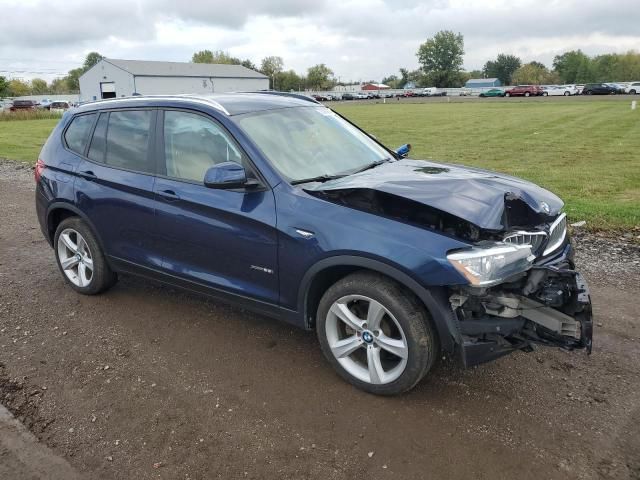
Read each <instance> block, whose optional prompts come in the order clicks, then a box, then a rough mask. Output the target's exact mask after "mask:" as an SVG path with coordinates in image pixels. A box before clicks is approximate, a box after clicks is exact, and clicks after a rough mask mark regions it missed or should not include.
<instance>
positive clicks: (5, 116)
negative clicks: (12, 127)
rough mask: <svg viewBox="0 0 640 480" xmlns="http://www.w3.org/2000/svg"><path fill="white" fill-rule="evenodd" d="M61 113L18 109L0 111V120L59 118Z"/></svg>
mask: <svg viewBox="0 0 640 480" xmlns="http://www.w3.org/2000/svg"><path fill="white" fill-rule="evenodd" d="M61 117H62V114H61V113H58V112H50V111H49V110H18V111H17V112H10V111H8V110H7V111H5V112H0V122H10V121H14V120H49V119H56V118H61Z"/></svg>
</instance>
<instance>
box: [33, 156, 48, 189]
mask: <svg viewBox="0 0 640 480" xmlns="http://www.w3.org/2000/svg"><path fill="white" fill-rule="evenodd" d="M45 167H46V165H45V164H44V162H43V161H42V159H40V158H39V159H38V161H37V162H36V168H35V169H34V170H33V178H34V179H35V181H36V183H40V177H41V176H42V171H43V170H44V168H45Z"/></svg>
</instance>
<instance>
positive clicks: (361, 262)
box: [298, 255, 462, 353]
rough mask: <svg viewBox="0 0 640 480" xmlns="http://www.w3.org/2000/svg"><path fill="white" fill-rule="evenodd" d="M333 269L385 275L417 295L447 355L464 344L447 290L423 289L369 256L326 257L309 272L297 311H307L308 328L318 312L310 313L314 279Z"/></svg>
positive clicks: (301, 286) (415, 282) (303, 279)
mask: <svg viewBox="0 0 640 480" xmlns="http://www.w3.org/2000/svg"><path fill="white" fill-rule="evenodd" d="M332 267H356V268H362V269H367V270H372V271H375V272H378V273H381V274H383V275H386V276H388V277H390V278H392V279H394V280H395V281H397V282H398V283H400V284H401V285H403V286H404V287H406V288H408V289H409V290H410V291H411V292H412V293H414V294H415V295H416V296H417V297H418V298H419V299H420V300H421V301H422V303H423V304H424V305H425V307H426V308H427V310H428V312H429V313H430V315H431V318H432V319H433V323H434V326H435V327H436V330H437V332H438V337H439V339H440V345H441V347H442V349H443V350H444V351H446V352H448V353H452V352H453V351H454V349H455V346H456V345H459V344H461V342H462V337H461V334H460V329H459V326H458V320H457V318H456V317H455V314H454V312H453V310H452V309H451V306H450V304H449V300H448V293H447V289H446V287H431V288H428V289H427V288H424V287H423V286H422V285H420V284H419V283H418V282H417V281H416V280H415V279H413V278H412V277H411V276H409V275H408V274H406V273H405V272H403V271H401V270H400V269H398V268H397V267H395V266H393V265H390V264H388V263H384V262H381V261H379V260H374V259H371V258H366V257H359V256H353V255H336V256H331V257H327V258H324V259H322V260H320V261H318V262H317V263H315V264H314V265H313V266H312V267H311V268H309V269H308V270H307V272H306V273H305V275H304V276H303V278H302V281H301V283H300V288H299V291H298V311H299V312H304V318H305V321H306V322H307V327H309V324H308V322H309V319H310V318H312V317H313V315H315V312H309V311H307V308H308V300H309V293H310V290H311V286H312V284H313V281H314V279H315V278H316V277H317V276H318V275H321V274H322V272H323V271H326V270H327V269H330V268H332Z"/></svg>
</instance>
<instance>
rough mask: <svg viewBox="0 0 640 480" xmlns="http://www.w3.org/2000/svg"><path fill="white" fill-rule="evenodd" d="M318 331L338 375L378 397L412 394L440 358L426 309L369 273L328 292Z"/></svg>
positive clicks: (392, 284) (322, 302) (350, 278)
mask: <svg viewBox="0 0 640 480" xmlns="http://www.w3.org/2000/svg"><path fill="white" fill-rule="evenodd" d="M316 331H317V335H318V339H319V341H320V347H321V348H322V352H323V353H324V355H325V357H326V358H327V360H328V361H329V363H331V364H332V366H333V367H334V368H335V370H336V371H337V372H338V374H339V375H340V376H341V377H342V378H343V379H345V380H346V381H347V382H349V383H351V384H352V385H354V386H356V387H358V388H360V389H361V390H364V391H366V392H369V393H373V394H377V395H396V394H399V393H402V392H406V391H407V390H410V389H411V388H413V387H414V386H415V385H416V384H417V383H418V382H419V381H420V380H421V379H422V377H424V375H425V374H426V373H427V372H428V371H429V369H430V368H431V367H432V366H433V363H434V362H435V359H436V358H437V356H438V350H439V346H438V341H437V337H436V334H435V332H434V329H433V327H432V325H431V319H430V317H429V314H428V313H427V311H426V310H425V308H424V306H423V305H421V303H420V302H419V300H418V299H417V298H416V297H415V296H413V295H412V294H410V293H407V290H406V288H403V287H401V286H400V285H399V284H397V283H396V282H394V281H393V280H390V279H388V278H386V277H384V276H382V275H378V274H375V273H371V272H358V273H354V274H351V275H349V276H347V277H345V278H343V279H342V280H340V281H338V282H337V283H336V284H334V285H333V286H332V287H330V288H329V289H328V290H327V291H326V292H325V294H324V295H323V297H322V299H321V300H320V305H319V306H318V315H317V321H316Z"/></svg>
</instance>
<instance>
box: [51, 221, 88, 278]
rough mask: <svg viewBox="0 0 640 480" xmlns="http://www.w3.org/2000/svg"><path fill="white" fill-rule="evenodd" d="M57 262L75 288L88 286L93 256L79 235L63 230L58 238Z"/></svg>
mask: <svg viewBox="0 0 640 480" xmlns="http://www.w3.org/2000/svg"><path fill="white" fill-rule="evenodd" d="M57 251H58V261H59V262H60V266H61V267H62V271H63V272H64V274H65V275H66V276H67V278H68V279H69V280H70V281H71V283H73V284H74V285H76V286H77V287H80V288H84V287H87V286H89V284H90V283H91V280H92V279H93V256H92V254H91V250H90V249H89V245H88V244H87V242H86V240H85V239H84V238H83V236H82V235H80V233H78V232H77V231H76V230H74V229H72V228H66V229H64V230H63V231H62V232H61V233H60V235H59V236H58V245H57Z"/></svg>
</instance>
